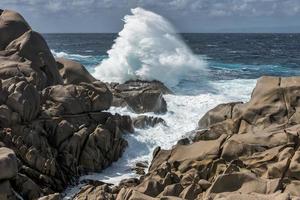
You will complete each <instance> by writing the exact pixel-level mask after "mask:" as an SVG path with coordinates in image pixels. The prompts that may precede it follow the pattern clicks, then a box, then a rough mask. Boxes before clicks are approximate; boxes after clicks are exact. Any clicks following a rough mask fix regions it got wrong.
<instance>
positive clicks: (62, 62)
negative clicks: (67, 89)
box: [56, 58, 96, 84]
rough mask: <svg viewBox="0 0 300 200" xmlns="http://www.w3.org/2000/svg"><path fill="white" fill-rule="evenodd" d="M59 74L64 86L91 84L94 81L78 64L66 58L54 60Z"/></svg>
mask: <svg viewBox="0 0 300 200" xmlns="http://www.w3.org/2000/svg"><path fill="white" fill-rule="evenodd" d="M56 62H57V66H58V69H59V73H60V75H61V77H62V78H63V81H64V84H80V83H82V82H83V83H92V82H94V81H96V79H95V78H94V77H93V76H92V75H91V74H90V73H89V72H88V71H87V70H86V68H85V67H84V66H83V65H81V64H80V63H78V62H75V61H72V60H68V59H66V58H56Z"/></svg>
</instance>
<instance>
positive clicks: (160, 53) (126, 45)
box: [45, 8, 300, 199]
mask: <svg viewBox="0 0 300 200" xmlns="http://www.w3.org/2000/svg"><path fill="white" fill-rule="evenodd" d="M45 38H46V40H47V42H48V44H49V46H50V48H51V51H52V53H53V54H54V56H56V57H66V58H69V59H73V60H76V61H78V62H80V63H82V64H83V65H85V67H86V68H87V69H88V70H89V71H90V73H92V74H93V75H94V76H95V77H96V78H98V79H100V80H102V81H108V82H110V81H117V82H124V81H126V80H129V79H137V78H139V79H145V80H153V79H157V80H160V81H162V82H163V83H165V84H166V85H167V86H168V87H170V88H171V89H172V90H173V91H174V95H165V96H164V98H165V99H166V101H167V105H168V112H167V113H166V114H162V115H156V114H154V113H145V114H146V115H149V116H155V117H161V118H163V119H164V120H165V121H166V122H167V126H163V125H157V126H156V127H154V128H149V129H136V130H135V132H134V133H132V134H125V135H124V138H125V139H126V140H127V141H128V144H129V145H128V148H127V149H126V150H125V152H124V155H123V156H122V157H121V158H120V159H119V160H118V161H117V162H115V163H113V164H112V166H110V167H109V168H107V169H105V170H103V171H102V173H93V174H89V175H86V176H83V177H81V178H80V179H81V180H84V179H95V180H100V181H104V182H107V183H113V184H118V182H119V181H120V180H122V179H124V178H130V177H137V175H136V174H135V173H134V172H133V171H131V170H130V168H131V167H133V166H134V165H135V163H136V162H140V161H147V162H148V163H150V162H151V159H152V152H153V150H154V149H155V148H156V147H157V146H160V147H161V148H163V149H170V148H172V146H173V145H174V144H176V142H177V141H178V140H179V139H181V138H183V137H189V136H190V135H191V134H192V132H191V131H193V130H194V129H195V128H197V122H198V121H199V119H200V118H201V117H202V116H203V115H204V114H205V113H206V112H207V111H208V110H209V109H211V108H213V107H215V106H216V105H218V104H220V103H226V102H231V101H243V102H246V101H248V100H249V98H250V95H251V91H252V89H253V88H254V87H255V83H256V80H257V78H259V77H260V76H264V75H275V76H293V75H300V34H191V33H189V34H178V33H176V30H175V28H174V27H173V26H172V25H171V24H170V23H169V22H168V20H166V19H165V18H164V17H162V16H159V15H157V14H155V13H153V12H150V11H147V10H144V9H142V8H136V9H133V10H132V13H131V14H129V15H127V16H125V17H124V28H123V30H122V31H120V33H118V34H45ZM109 112H112V113H119V114H122V115H130V116H131V117H135V116H137V114H135V113H132V112H131V111H130V110H128V109H127V108H115V107H112V108H110V110H109ZM80 186H82V185H77V186H72V187H69V188H68V189H67V191H66V194H67V196H66V197H65V198H66V199H67V198H71V197H72V195H74V193H76V192H77V191H78V189H79V187H80Z"/></svg>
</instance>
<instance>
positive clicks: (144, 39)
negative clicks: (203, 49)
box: [93, 8, 206, 87]
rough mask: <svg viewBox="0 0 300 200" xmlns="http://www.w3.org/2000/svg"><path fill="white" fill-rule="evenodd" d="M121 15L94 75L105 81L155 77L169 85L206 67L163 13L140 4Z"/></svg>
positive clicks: (150, 78) (175, 83)
mask: <svg viewBox="0 0 300 200" xmlns="http://www.w3.org/2000/svg"><path fill="white" fill-rule="evenodd" d="M131 12H132V15H127V16H125V17H124V22H125V25H124V28H123V30H122V31H121V32H120V33H119V37H118V38H117V39H116V40H115V43H114V45H113V46H112V49H111V50H109V51H108V52H107V53H108V58H107V59H104V60H103V61H102V62H101V64H100V65H98V66H97V67H96V68H95V72H94V74H93V75H94V76H95V77H96V78H98V79H100V80H102V81H107V82H124V81H126V80H129V79H144V80H153V79H157V80H160V81H162V82H164V83H165V84H166V85H168V86H169V87H172V86H175V85H177V84H178V83H179V82H180V80H181V79H182V78H183V77H184V76H186V75H188V74H190V73H191V71H193V70H195V71H198V72H199V70H201V69H203V70H204V69H205V66H206V62H205V61H203V60H202V59H200V58H199V57H198V56H196V55H194V54H193V53H192V51H191V50H190V49H189V47H188V46H187V45H186V44H185V43H184V42H183V41H182V40H181V39H180V37H179V36H178V35H177V34H176V32H175V29H174V28H173V26H172V25H171V24H170V23H169V22H168V21H167V20H166V19H165V18H163V17H162V16H160V15H158V14H155V13H153V12H150V11H147V10H144V9H142V8H135V9H132V10H131Z"/></svg>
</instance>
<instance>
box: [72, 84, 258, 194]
mask: <svg viewBox="0 0 300 200" xmlns="http://www.w3.org/2000/svg"><path fill="white" fill-rule="evenodd" d="M255 82H256V80H243V79H238V80H230V81H228V80H227V81H216V82H211V83H210V86H211V87H213V89H214V90H211V91H210V90H208V91H207V92H205V93H201V94H198V95H195V96H190V95H189V96H187V95H165V96H164V98H165V99H166V101H167V105H168V112H167V113H166V114H164V115H155V114H154V113H147V115H152V116H157V117H162V118H163V119H164V120H165V121H166V122H167V124H168V127H165V126H163V125H158V126H156V127H154V128H150V129H146V130H140V129H137V130H136V132H135V133H134V134H129V135H126V136H125V139H126V140H127V141H128V143H129V146H128V148H127V149H126V151H125V153H124V155H123V156H122V157H121V158H120V159H119V160H118V161H117V162H115V163H113V164H112V166H110V167H109V168H107V169H106V170H104V171H103V172H102V173H98V174H91V175H87V176H83V177H81V180H83V179H95V180H101V181H104V182H107V183H112V184H118V183H119V182H120V181H121V180H122V179H124V178H131V177H137V175H136V174H134V173H133V172H132V171H131V170H130V168H131V167H133V166H134V164H135V163H136V162H138V161H148V162H149V163H150V162H151V159H152V152H153V150H154V148H156V147H157V146H160V147H162V148H163V149H170V148H171V147H172V145H174V144H176V142H177V141H178V140H179V139H181V138H182V137H186V136H188V133H189V132H190V131H192V130H194V129H195V128H196V127H197V123H198V121H199V119H200V118H201V117H202V116H203V115H204V114H205V113H206V112H207V111H208V110H209V109H211V108H213V107H215V106H216V105H218V104H220V103H226V102H232V101H243V102H245V101H248V99H249V98H250V94H251V91H252V89H253V88H254V86H255ZM109 111H110V112H112V113H120V114H122V115H130V116H131V117H135V116H137V114H134V113H132V112H130V111H129V110H128V109H127V108H115V107H114V108H111V109H110V110H109ZM72 191H73V193H72ZM72 191H71V190H69V193H68V196H69V197H71V196H72V195H73V194H74V191H76V190H74V188H73V190H72Z"/></svg>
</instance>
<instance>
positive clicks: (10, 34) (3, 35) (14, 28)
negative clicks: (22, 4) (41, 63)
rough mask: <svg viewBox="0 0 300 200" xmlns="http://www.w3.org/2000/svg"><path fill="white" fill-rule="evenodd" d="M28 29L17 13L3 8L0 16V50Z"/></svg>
mask: <svg viewBox="0 0 300 200" xmlns="http://www.w3.org/2000/svg"><path fill="white" fill-rule="evenodd" d="M28 30H30V26H29V25H28V24H27V22H26V21H25V19H24V18H23V17H22V16H21V15H20V14H19V13H16V12H14V11H10V10H3V11H2V12H1V16H0V50H3V49H5V47H6V46H7V45H8V44H9V43H10V42H11V41H13V40H15V39H17V38H18V37H20V36H21V35H22V34H23V33H25V32H26V31H28Z"/></svg>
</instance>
